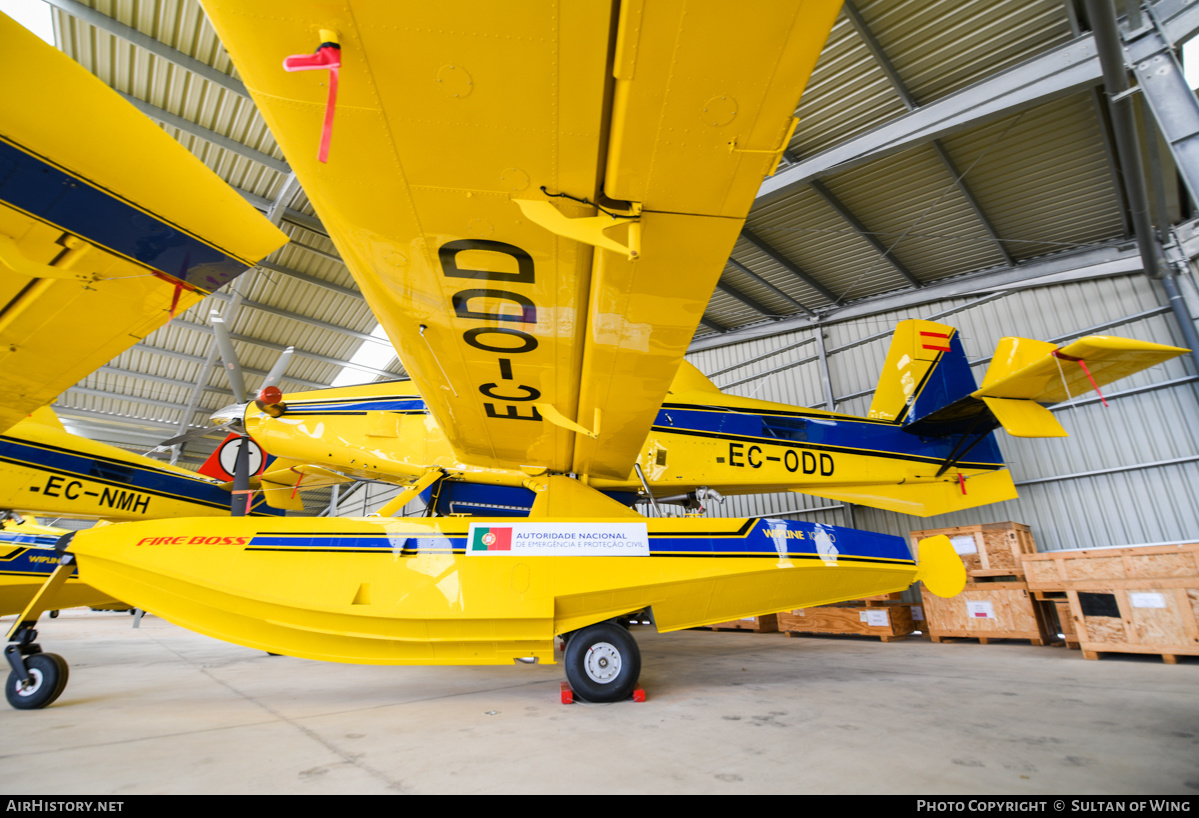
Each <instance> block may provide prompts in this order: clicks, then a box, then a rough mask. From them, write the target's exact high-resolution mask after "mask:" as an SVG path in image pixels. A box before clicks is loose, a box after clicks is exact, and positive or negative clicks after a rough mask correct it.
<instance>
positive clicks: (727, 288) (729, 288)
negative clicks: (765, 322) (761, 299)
mask: <svg viewBox="0 0 1199 818" xmlns="http://www.w3.org/2000/svg"><path fill="white" fill-rule="evenodd" d="M716 289H718V290H720V291H721V292H722V293H725V294H727V295H731V296H732V297H733V298H735V299H737V300H738V301H740V302H741V303H742V304H744V305H745V306H747V307H749V308H750V309H752V310H756V311H757V312H759V313H761V314H762V315H765V316H766V317H767V318H775V317H776V315H775V313H774V311H773V310H771V309H770V308H769V307H765V306H763V305H761V304H759V303H758V302H757V301H754V300H753V299H752V298H750V297H749V296H748V295H746V294H745V293H743V292H741V291H740V290H738V289H737V288H736V287H734V286H733V285H732V284H726V283H725V282H724V281H717V282H716Z"/></svg>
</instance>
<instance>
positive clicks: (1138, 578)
mask: <svg viewBox="0 0 1199 818" xmlns="http://www.w3.org/2000/svg"><path fill="white" fill-rule="evenodd" d="M1023 562H1024V574H1025V578H1026V579H1027V581H1028V587H1029V588H1030V589H1032V590H1034V591H1069V590H1072V589H1073V590H1088V589H1090V588H1091V587H1092V586H1094V585H1095V584H1096V583H1099V584H1100V585H1102V586H1104V587H1112V588H1131V587H1133V586H1136V587H1145V581H1146V580H1153V581H1154V584H1155V585H1157V586H1158V587H1162V588H1189V587H1199V543H1188V544H1185V545H1153V546H1144V547H1139V548H1136V547H1134V548H1089V549H1083V550H1079V551H1046V552H1044V553H1041V554H1026V555H1025V556H1024V557H1023Z"/></svg>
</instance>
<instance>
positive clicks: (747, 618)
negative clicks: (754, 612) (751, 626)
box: [741, 616, 757, 622]
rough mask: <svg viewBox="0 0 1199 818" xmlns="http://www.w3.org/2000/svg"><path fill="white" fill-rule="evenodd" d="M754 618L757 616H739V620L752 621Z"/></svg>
mask: <svg viewBox="0 0 1199 818" xmlns="http://www.w3.org/2000/svg"><path fill="white" fill-rule="evenodd" d="M755 619H757V617H756V616H743V617H741V621H742V622H753V621H754V620H755Z"/></svg>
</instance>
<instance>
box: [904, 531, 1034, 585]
mask: <svg viewBox="0 0 1199 818" xmlns="http://www.w3.org/2000/svg"><path fill="white" fill-rule="evenodd" d="M939 534H944V535H945V536H946V537H948V538H949V539H950V541H951V542H952V543H953V546H954V549H955V550H957V552H958V554H959V555H960V556H961V558H962V562H963V563H964V564H965V566H966V572H967V574H968V575H969V576H970V577H971V578H974V577H988V576H992V577H994V576H1009V575H1010V576H1016V577H1021V576H1023V575H1024V567H1023V565H1022V562H1021V560H1022V558H1023V557H1024V555H1025V554H1035V553H1036V551H1037V546H1036V543H1034V542H1033V538H1032V529H1030V528H1029V527H1028V526H1026V525H1024V524H1023V523H1011V522H1008V523H983V524H981V525H960V526H957V527H956V528H936V529H931V530H928V531H913V532H912V553H913V554H918V553H919V543H920V541H921V540H923V539H925V538H926V537H935V536H937V535H939Z"/></svg>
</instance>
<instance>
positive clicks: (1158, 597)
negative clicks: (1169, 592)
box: [1128, 593, 1166, 608]
mask: <svg viewBox="0 0 1199 818" xmlns="http://www.w3.org/2000/svg"><path fill="white" fill-rule="evenodd" d="M1128 601H1129V602H1131V603H1132V607H1134V608H1164V607H1166V595H1165V594H1154V593H1130V594H1129V595H1128Z"/></svg>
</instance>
